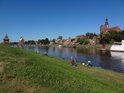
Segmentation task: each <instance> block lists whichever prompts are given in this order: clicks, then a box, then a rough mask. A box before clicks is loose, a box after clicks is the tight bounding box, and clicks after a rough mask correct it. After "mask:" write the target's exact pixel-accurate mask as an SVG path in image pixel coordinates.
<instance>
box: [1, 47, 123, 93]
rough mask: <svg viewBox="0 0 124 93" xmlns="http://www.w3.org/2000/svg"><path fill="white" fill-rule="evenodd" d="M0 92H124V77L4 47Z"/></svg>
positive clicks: (2, 48)
mask: <svg viewBox="0 0 124 93" xmlns="http://www.w3.org/2000/svg"><path fill="white" fill-rule="evenodd" d="M0 93H124V74H122V73H117V72H112V71H108V70H104V69H100V68H95V67H92V68H87V67H83V66H81V65H80V64H78V67H72V66H70V62H69V61H68V60H63V59H60V58H56V57H52V56H45V55H41V54H37V53H34V52H31V51H27V50H23V49H16V48H12V47H8V46H4V45H0Z"/></svg>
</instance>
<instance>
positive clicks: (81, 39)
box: [77, 38, 88, 44]
mask: <svg viewBox="0 0 124 93" xmlns="http://www.w3.org/2000/svg"><path fill="white" fill-rule="evenodd" d="M77 43H79V44H88V39H87V38H78V39H77Z"/></svg>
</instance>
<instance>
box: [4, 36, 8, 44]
mask: <svg viewBox="0 0 124 93" xmlns="http://www.w3.org/2000/svg"><path fill="white" fill-rule="evenodd" d="M3 44H5V45H9V38H8V36H7V35H6V36H5V37H4V38H3Z"/></svg>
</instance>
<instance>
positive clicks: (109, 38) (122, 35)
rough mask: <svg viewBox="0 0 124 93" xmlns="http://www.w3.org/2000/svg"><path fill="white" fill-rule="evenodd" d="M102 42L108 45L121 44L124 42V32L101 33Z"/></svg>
mask: <svg viewBox="0 0 124 93" xmlns="http://www.w3.org/2000/svg"><path fill="white" fill-rule="evenodd" d="M101 40H104V41H105V42H106V43H113V42H121V41H122V40H124V30H123V31H121V32H117V31H108V32H107V33H101Z"/></svg>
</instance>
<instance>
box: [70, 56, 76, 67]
mask: <svg viewBox="0 0 124 93" xmlns="http://www.w3.org/2000/svg"><path fill="white" fill-rule="evenodd" d="M75 62H76V59H75V58H74V57H71V65H72V66H77V64H75Z"/></svg>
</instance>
